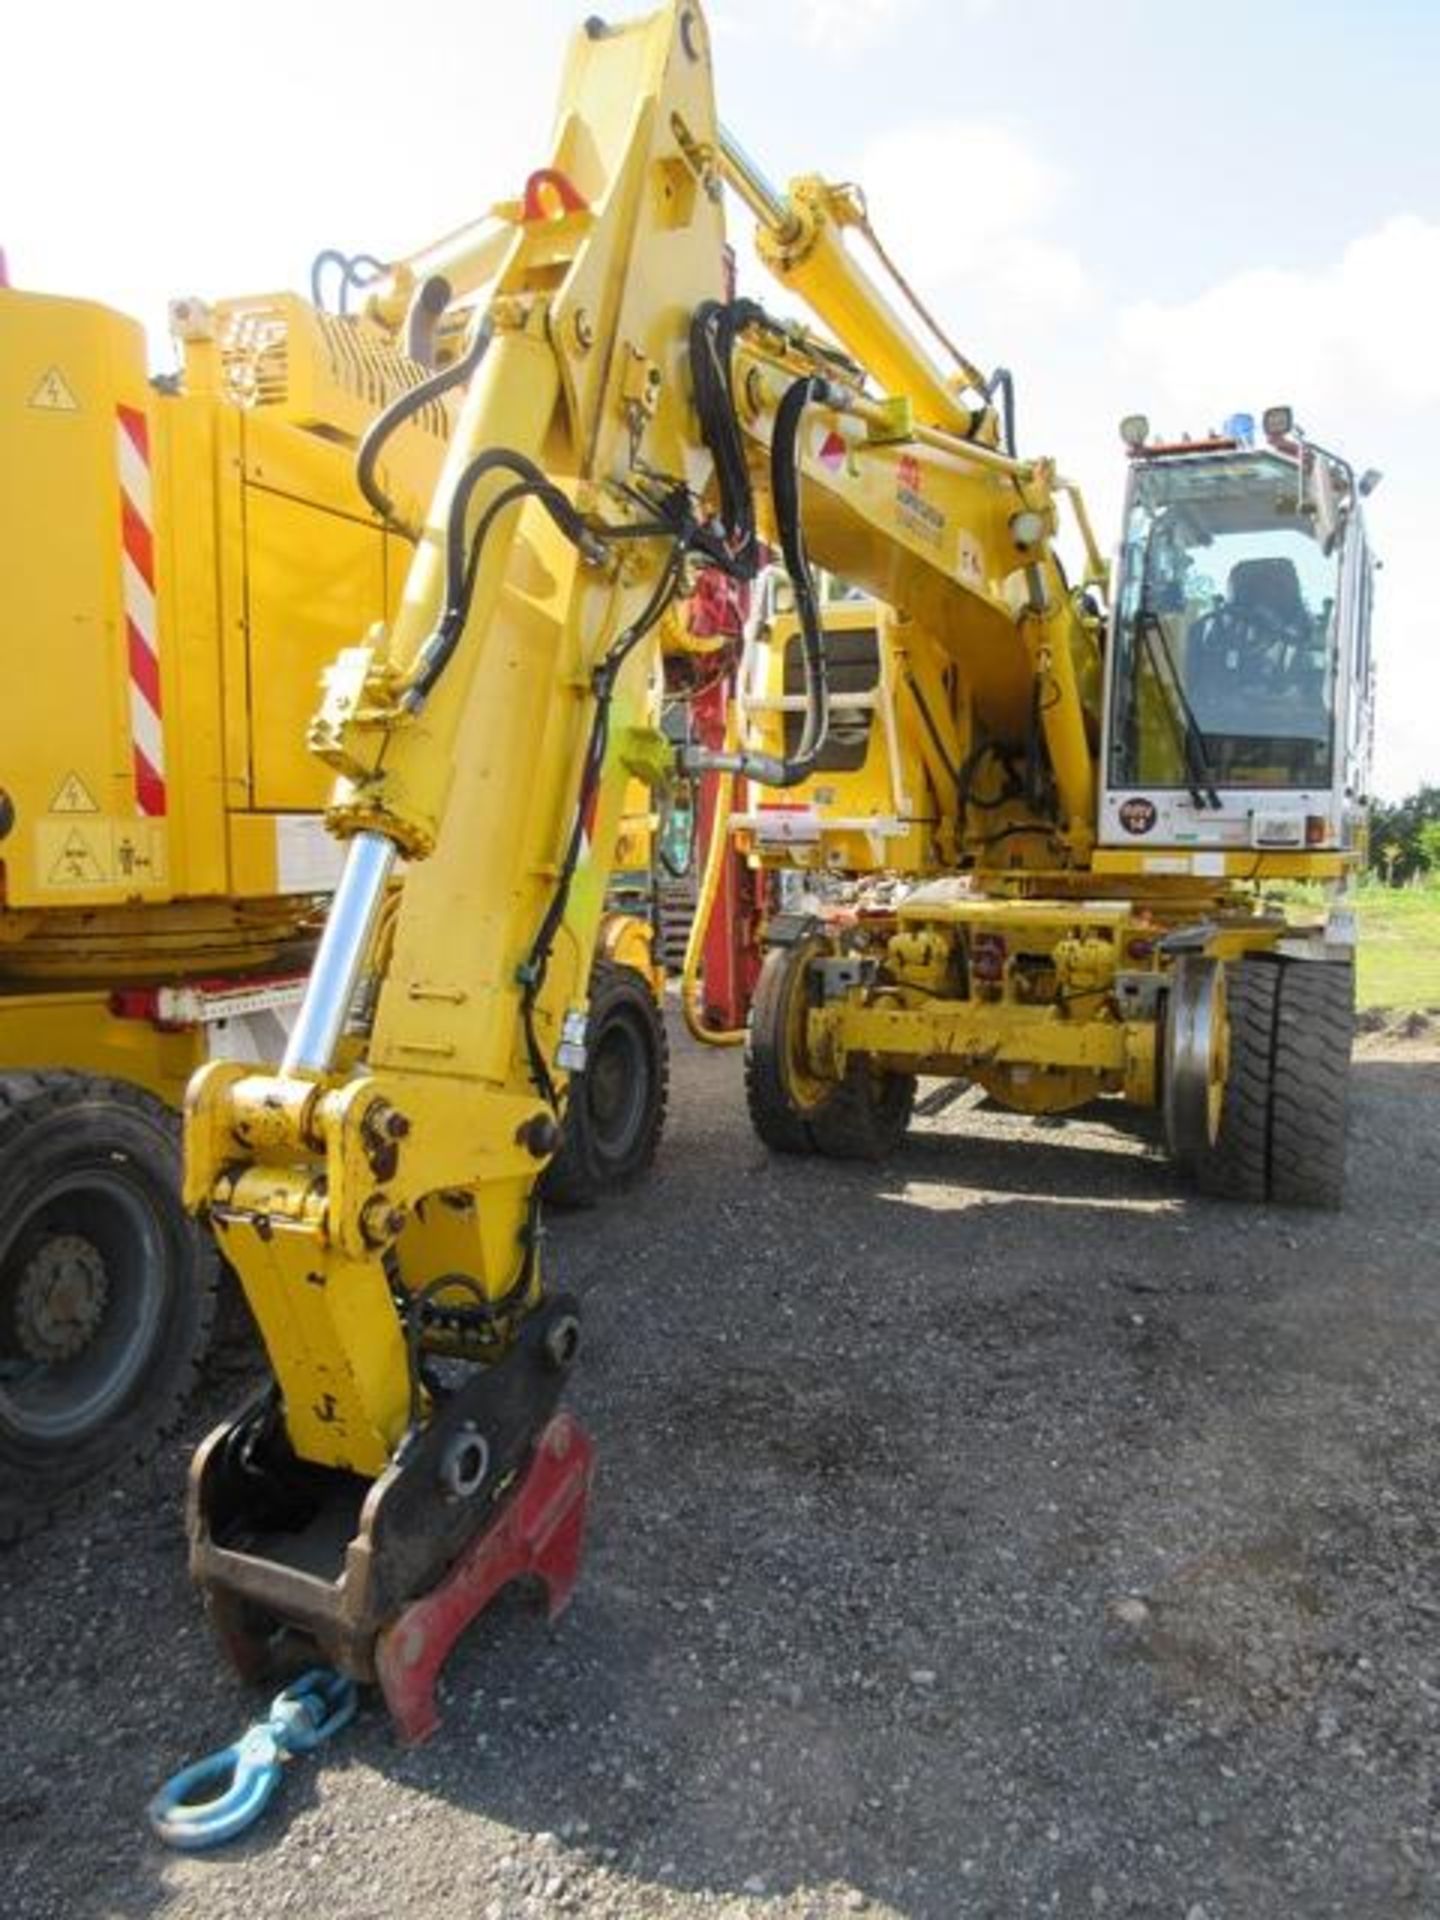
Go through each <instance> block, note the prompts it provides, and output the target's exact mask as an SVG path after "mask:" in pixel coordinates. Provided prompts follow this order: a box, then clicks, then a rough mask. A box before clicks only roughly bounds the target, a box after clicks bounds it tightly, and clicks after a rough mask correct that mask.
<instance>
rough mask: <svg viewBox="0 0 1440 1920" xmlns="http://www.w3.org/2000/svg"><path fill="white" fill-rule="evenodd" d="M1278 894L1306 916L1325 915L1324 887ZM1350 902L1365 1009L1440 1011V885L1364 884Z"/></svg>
mask: <svg viewBox="0 0 1440 1920" xmlns="http://www.w3.org/2000/svg"><path fill="white" fill-rule="evenodd" d="M1276 891H1277V892H1279V893H1280V894H1282V895H1283V897H1284V898H1285V900H1286V901H1287V902H1288V903H1289V905H1291V906H1292V907H1293V908H1294V909H1295V910H1296V911H1297V913H1298V914H1300V915H1301V916H1302V917H1303V915H1304V914H1305V913H1306V912H1309V913H1314V914H1316V915H1317V916H1318V915H1319V914H1321V913H1323V911H1324V908H1325V898H1324V895H1323V893H1322V891H1321V889H1320V888H1319V887H1285V888H1282V889H1277V890H1276ZM1272 897H1273V896H1272ZM1350 903H1351V905H1352V906H1353V907H1354V908H1355V915H1356V919H1357V921H1358V923H1359V929H1360V946H1359V952H1358V954H1357V956H1356V984H1355V999H1356V1005H1357V1006H1358V1007H1359V1010H1360V1011H1361V1012H1362V1013H1364V1012H1366V1011H1368V1010H1369V1009H1371V1008H1379V1007H1383V1008H1384V1009H1385V1010H1386V1012H1389V1013H1411V1012H1413V1011H1415V1009H1416V1008H1420V1009H1424V1010H1427V1011H1432V1012H1440V885H1431V886H1424V887H1387V886H1384V885H1382V884H1381V883H1380V882H1379V881H1375V880H1364V881H1362V882H1361V884H1360V886H1359V888H1358V889H1357V890H1356V892H1355V893H1353V894H1352V895H1351V896H1350Z"/></svg>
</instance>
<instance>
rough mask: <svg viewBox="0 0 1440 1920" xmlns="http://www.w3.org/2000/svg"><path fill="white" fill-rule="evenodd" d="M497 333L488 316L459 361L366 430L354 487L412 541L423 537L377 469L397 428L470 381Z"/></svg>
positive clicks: (396, 402)
mask: <svg viewBox="0 0 1440 1920" xmlns="http://www.w3.org/2000/svg"><path fill="white" fill-rule="evenodd" d="M493 331H494V329H493V327H492V325H491V321H490V316H489V314H488V313H487V314H486V316H485V318H484V319H483V320H482V321H481V322H480V325H479V326H478V327H477V328H476V329H475V337H474V339H473V340H472V341H471V342H470V345H469V346H468V347H467V348H466V349H465V351H464V353H462V354H461V356H460V358H459V359H458V360H455V361H452V362H451V364H450V365H449V366H448V367H442V368H441V370H440V372H439V373H432V374H431V376H430V378H429V379H428V380H422V381H421V382H420V384H419V386H418V387H411V388H410V389H409V390H408V391H407V392H405V393H402V394H400V395H399V396H398V397H397V398H396V399H394V400H392V401H391V402H390V404H389V406H388V407H386V409H385V411H384V412H383V413H381V414H377V415H376V417H375V419H374V420H373V421H372V422H371V423H370V425H369V427H367V428H366V431H365V438H364V439H363V440H362V441H361V442H360V451H359V452H358V453H357V454H356V456H355V484H356V485H357V486H358V487H359V489H360V491H361V493H363V494H364V496H365V498H366V500H367V502H368V503H369V505H370V506H371V507H372V508H373V509H374V511H375V512H376V513H377V514H378V515H379V517H380V518H381V519H382V520H383V521H385V523H386V524H387V525H388V526H392V527H395V528H397V529H398V531H399V532H401V533H407V534H409V536H410V538H411V539H412V540H418V539H419V537H420V529H419V527H410V526H406V525H405V524H404V522H403V521H401V520H400V519H399V517H398V516H397V514H396V512H395V504H394V502H393V501H392V500H391V498H390V496H389V495H388V494H387V493H386V492H385V490H384V488H383V487H382V486H381V485H380V483H379V481H378V480H377V479H376V477H375V469H376V467H377V465H378V464H379V460H380V455H381V453H382V452H383V451H384V448H385V443H386V441H387V440H389V438H390V436H391V434H392V433H394V431H395V429H396V428H397V427H401V426H403V425H404V424H405V422H406V421H407V420H409V419H411V418H412V416H413V415H415V414H417V413H419V411H420V409H421V408H422V407H426V406H428V405H429V404H430V402H431V401H432V400H438V399H439V397H440V395H441V394H442V393H448V392H449V391H450V389H451V387H458V386H459V385H460V384H461V382H462V381H465V380H468V379H469V378H470V376H471V375H472V374H473V373H474V372H475V370H476V369H477V368H478V367H479V365H480V362H481V361H482V360H483V359H484V358H485V350H486V348H487V347H488V346H489V345H490V335H491V333H492V332H493Z"/></svg>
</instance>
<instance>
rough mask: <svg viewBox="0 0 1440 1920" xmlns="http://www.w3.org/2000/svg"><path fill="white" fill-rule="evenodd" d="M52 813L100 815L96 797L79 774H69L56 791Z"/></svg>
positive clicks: (52, 803) (51, 803) (51, 807)
mask: <svg viewBox="0 0 1440 1920" xmlns="http://www.w3.org/2000/svg"><path fill="white" fill-rule="evenodd" d="M49 811H50V812H51V813H98V812H99V811H100V809H99V807H98V806H97V805H96V804H95V796H94V794H92V793H91V791H90V789H89V788H88V787H87V786H86V784H85V782H84V781H83V780H82V779H81V778H80V776H79V774H78V773H67V774H66V776H65V778H64V779H63V780H62V781H61V782H60V784H59V786H58V787H57V788H56V789H55V797H54V799H53V800H52V801H51V802H50V807H49Z"/></svg>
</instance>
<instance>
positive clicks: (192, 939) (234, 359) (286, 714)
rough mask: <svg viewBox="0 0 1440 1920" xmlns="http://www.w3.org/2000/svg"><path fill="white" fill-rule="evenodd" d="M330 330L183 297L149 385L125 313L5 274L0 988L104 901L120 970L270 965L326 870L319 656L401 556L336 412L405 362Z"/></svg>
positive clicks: (360, 409)
mask: <svg viewBox="0 0 1440 1920" xmlns="http://www.w3.org/2000/svg"><path fill="white" fill-rule="evenodd" d="M341 327H342V323H340V322H336V321H333V320H328V319H326V318H325V317H324V316H319V315H314V314H311V313H310V311H309V310H308V309H306V308H305V307H304V306H303V304H302V303H300V302H298V301H294V300H291V299H289V298H286V299H283V300H269V301H261V302H239V303H234V304H233V305H227V304H223V303H222V304H221V305H220V306H219V307H217V308H216V309H214V311H213V312H211V311H209V310H203V311H202V310H200V309H198V308H192V310H191V318H190V320H189V322H188V336H187V350H186V351H187V360H186V371H185V375H184V378H183V379H182V382H181V383H180V386H179V388H178V389H177V390H171V389H170V388H168V387H164V388H161V387H156V386H152V385H151V383H150V382H149V380H148V378H147V375H146V365H145V343H144V339H143V336H142V333H141V330H140V328H139V327H138V326H137V325H136V324H135V323H134V322H133V321H130V320H128V319H126V318H124V317H123V316H122V315H119V314H117V313H114V312H113V311H111V310H109V309H107V308H105V307H102V306H99V305H96V304H93V303H91V302H87V301H79V300H66V299H58V298H54V297H51V296H46V295H37V294H30V293H24V292H18V291H14V290H0V421H3V432H4V436H5V450H6V457H5V459H4V461H3V462H0V571H3V576H4V579H5V583H6V618H5V625H4V629H3V638H0V661H3V665H4V668H5V680H6V687H7V693H6V701H5V712H4V718H3V723H0V725H3V743H4V755H3V772H0V786H3V788H4V791H5V795H6V798H7V800H8V803H9V804H8V809H6V812H8V814H9V816H10V825H9V827H8V830H7V831H6V832H5V833H4V835H3V837H0V864H3V874H4V889H3V905H0V984H3V981H4V979H5V978H6V977H7V976H8V975H9V973H10V968H9V961H10V959H11V958H14V959H15V960H16V962H17V967H18V971H19V972H22V973H23V974H24V975H25V977H27V978H32V977H36V976H44V975H47V974H48V975H49V976H50V977H52V978H55V979H64V978H65V977H67V976H68V975H71V974H73V973H74V971H75V970H76V956H77V953H79V954H85V955H87V957H86V959H85V961H84V970H86V971H90V972H93V970H94V966H93V960H92V958H91V957H89V955H90V954H91V952H92V950H93V949H94V947H95V942H94V941H93V940H90V939H88V938H85V937H83V935H82V938H81V939H80V941H79V943H78V948H77V945H76V943H75V942H74V941H73V940H72V941H67V940H65V939H62V938H60V937H59V931H60V930H61V929H63V928H64V927H66V926H67V925H69V924H72V923H74V922H76V920H77V917H78V916H82V915H83V916H93V915H94V914H95V913H96V912H97V911H99V912H100V913H101V914H103V915H104V916H105V920H106V939H105V943H104V950H105V954H106V956H107V958H106V962H105V964H106V965H107V966H110V967H111V968H112V969H113V971H112V972H111V973H110V976H109V977H111V978H113V979H118V980H124V979H127V978H130V979H134V978H151V977H155V976H156V975H157V974H169V973H178V974H180V975H186V974H191V975H193V974H194V973H196V972H199V971H216V970H223V969H226V968H229V967H238V968H242V969H243V968H251V967H253V966H254V965H255V964H256V963H257V960H258V961H259V963H260V964H269V962H270V960H271V959H273V956H274V953H275V950H276V947H277V945H278V944H280V943H281V942H282V941H283V938H285V937H286V936H287V928H288V937H291V938H294V937H298V936H300V935H301V934H302V931H303V928H304V923H305V922H306V921H307V920H308V919H309V917H310V914H311V901H312V899H313V897H314V895H316V894H317V893H319V892H320V891H322V890H323V887H324V886H325V885H326V884H327V878H326V871H325V870H326V869H327V868H329V869H330V870H332V871H333V864H334V863H333V858H330V857H329V856H328V855H327V854H326V852H325V849H324V846H323V842H322V840H321V838H320V836H319V832H318V814H319V812H320V810H321V808H322V807H323V805H324V801H325V795H326V789H327V784H328V783H327V780H326V777H325V774H324V770H323V769H322V768H320V767H318V766H317V765H316V764H315V762H314V761H313V760H312V759H311V758H310V757H309V756H307V755H306V754H305V753H304V751H303V731H304V719H305V717H306V716H307V715H308V713H309V712H310V711H311V710H312V708H313V705H314V697H315V692H316V688H317V685H318V679H319V671H320V666H321V664H322V662H323V661H324V660H326V659H328V658H329V657H330V655H331V654H332V653H333V651H334V649H335V646H336V644H337V642H338V640H339V637H340V636H341V635H345V636H347V637H348V636H350V635H352V634H353V633H354V632H356V631H357V630H359V631H363V630H364V628H365V627H366V626H367V625H369V624H370V623H372V622H374V621H377V620H382V619H384V618H385V617H386V616H387V614H388V612H389V611H390V610H391V608H392V607H393V606H394V603H395V601H396V598H397V596H398V591H399V585H400V580H401V577H402V572H403V569H402V567H401V565H400V564H399V562H400V557H401V554H402V552H403V551H404V543H402V542H398V541H397V540H396V538H395V536H394V535H393V534H392V533H389V532H387V531H386V530H385V529H384V528H382V527H381V526H380V525H379V523H378V522H377V521H376V519H375V517H374V515H373V514H372V513H371V512H370V510H369V508H368V507H367V506H366V505H365V503H364V501H363V500H362V499H361V498H360V496H359V493H358V491H357V490H356V486H355V482H354V477H353V439H350V440H348V441H347V433H348V432H349V431H350V430H353V431H354V432H358V431H359V430H360V429H361V428H362V427H363V425H364V424H365V423H366V422H367V421H368V419H369V417H370V414H371V413H372V412H373V410H374V404H375V393H376V392H377V391H383V387H377V385H376V382H377V381H379V380H381V378H382V375H383V374H384V371H385V367H386V365H387V364H388V365H389V367H390V368H391V369H392V385H393V386H395V387H396V389H397V390H398V388H399V387H400V386H403V385H405V384H408V383H409V382H410V381H411V380H412V379H413V378H415V377H418V375H416V374H414V373H407V372H406V370H405V368H404V366H403V364H402V363H400V362H399V361H398V360H397V359H396V356H395V354H394V351H393V349H392V348H389V347H386V346H383V345H382V346H379V347H370V348H367V349H366V352H367V353H368V354H369V359H368V360H366V361H364V363H363V364H364V368H365V371H366V375H367V379H368V381H369V385H368V386H367V385H366V382H365V381H358V380H357V378H356V376H355V373H354V362H355V358H356V354H357V353H358V352H359V349H351V348H345V350H344V351H342V344H343V341H344V339H345V337H346V336H344V335H343V333H337V332H336V329H337V328H341ZM347 353H348V355H349V357H348V358H347V357H346V355H347ZM386 355H388V362H387V361H386V360H385V358H384V356H386ZM377 356H379V357H377ZM122 408H125V409H129V410H131V411H132V412H133V414H135V415H136V416H138V417H139V418H140V419H142V420H143V422H144V423H145V427H146V431H147V433H148V439H149V453H150V459H149V465H148V472H147V471H146V470H145V468H144V467H143V465H141V466H140V467H139V468H138V469H137V466H136V463H135V461H134V460H133V459H131V460H130V461H129V462H128V468H127V472H128V478H129V480H130V483H131V485H132V486H134V485H139V486H140V487H141V490H142V491H143V492H144V493H146V494H147V495H148V502H146V503H144V504H146V505H148V513H149V525H150V531H151V537H152V540H153V554H154V561H153V565H154V587H155V591H154V600H153V622H154V631H155V640H156V643H157V651H158V655H159V661H160V709H161V713H160V719H161V738H162V741H163V755H164V769H163V771H164V779H165V805H164V810H163V812H159V813H154V812H152V813H146V812H143V811H142V809H141V805H140V802H139V798H138V796H137V789H136V774H135V765H134V758H133V736H134V731H135V719H134V708H133V698H134V695H133V690H132V678H133V667H132V656H131V641H130V637H129V634H128V632H127V626H126V602H125V579H126V574H125V566H126V563H125V561H124V559H123V554H122V498H121V461H122V456H123V452H124V448H123V442H122V441H121V438H120V433H121V428H120V421H119V411H120V409H122ZM444 424H445V423H444V421H443V418H442V419H440V420H439V421H438V424H437V423H434V422H432V423H425V424H423V425H421V426H417V427H416V428H414V429H412V430H410V431H409V432H407V433H406V434H405V435H402V436H400V437H399V442H400V443H399V444H398V445H397V448H396V454H395V461H394V465H395V468H396V471H397V473H398V474H401V475H403V476H405V477H406V478H407V479H408V482H409V484H410V487H411V491H416V490H418V489H419V488H420V487H421V486H424V488H425V490H426V491H427V492H428V483H429V480H430V479H432V478H433V475H434V472H435V471H436V470H437V468H438V464H439V454H440V452H441V450H442V443H441V438H440V430H441V429H443V427H444ZM317 427H319V428H321V429H322V430H321V431H316V430H315V429H316V428H317ZM427 427H428V429H429V430H428V431H427ZM137 473H138V478H137ZM131 591H132V593H133V592H134V591H135V586H134V579H133V575H132V579H131ZM147 597H148V596H147ZM200 902H207V903H212V904H210V905H209V906H207V907H205V908H204V909H202V910H201V911H199V912H197V911H196V910H195V909H196V904H197V903H200ZM249 902H253V903H254V914H253V919H254V924H255V925H256V926H257V927H258V926H263V927H264V929H265V931H264V936H263V938H262V939H260V940H258V941H257V939H256V938H255V936H254V933H253V932H252V930H251V928H250V927H249V926H248V925H247V924H246V923H247V917H249V916H248V914H247V910H244V909H242V907H241V906H240V904H239V903H249ZM93 924H94V922H93V920H92V921H87V922H86V926H87V927H90V926H93ZM257 948H268V953H266V952H257ZM84 1044H85V1042H84V1038H83V1035H77V1048H80V1049H82V1050H83V1047H84ZM69 1057H70V1056H69V1055H67V1054H66V1053H64V1052H62V1053H60V1054H59V1055H57V1056H55V1057H53V1058H52V1059H51V1061H50V1062H49V1064H52V1065H63V1064H65V1063H66V1062H67V1059H68V1058H69ZM75 1057H76V1058H77V1059H78V1057H79V1053H78V1052H77V1054H76V1056H75ZM0 1064H3V1059H0Z"/></svg>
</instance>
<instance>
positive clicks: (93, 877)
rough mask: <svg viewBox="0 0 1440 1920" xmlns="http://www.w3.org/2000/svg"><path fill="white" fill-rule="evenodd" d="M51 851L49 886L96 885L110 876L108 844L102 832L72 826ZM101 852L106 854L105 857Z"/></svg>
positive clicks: (48, 875) (46, 882)
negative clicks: (88, 831)
mask: <svg viewBox="0 0 1440 1920" xmlns="http://www.w3.org/2000/svg"><path fill="white" fill-rule="evenodd" d="M51 851H52V852H53V854H54V858H53V859H51V860H50V862H49V871H48V873H47V874H46V875H45V884H46V885H47V886H50V887H93V886H97V885H103V884H104V883H105V881H106V880H108V879H109V878H110V872H109V867H110V862H109V859H108V855H109V851H110V849H109V845H108V843H107V841H106V839H105V838H103V837H102V836H101V835H99V834H94V833H87V832H85V831H84V829H83V828H80V827H71V828H70V829H69V831H68V832H67V833H66V834H65V835H64V837H63V838H62V839H61V840H60V843H59V845H58V847H53V848H52V849H51ZM102 856H107V857H105V858H104V860H103V864H102Z"/></svg>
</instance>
